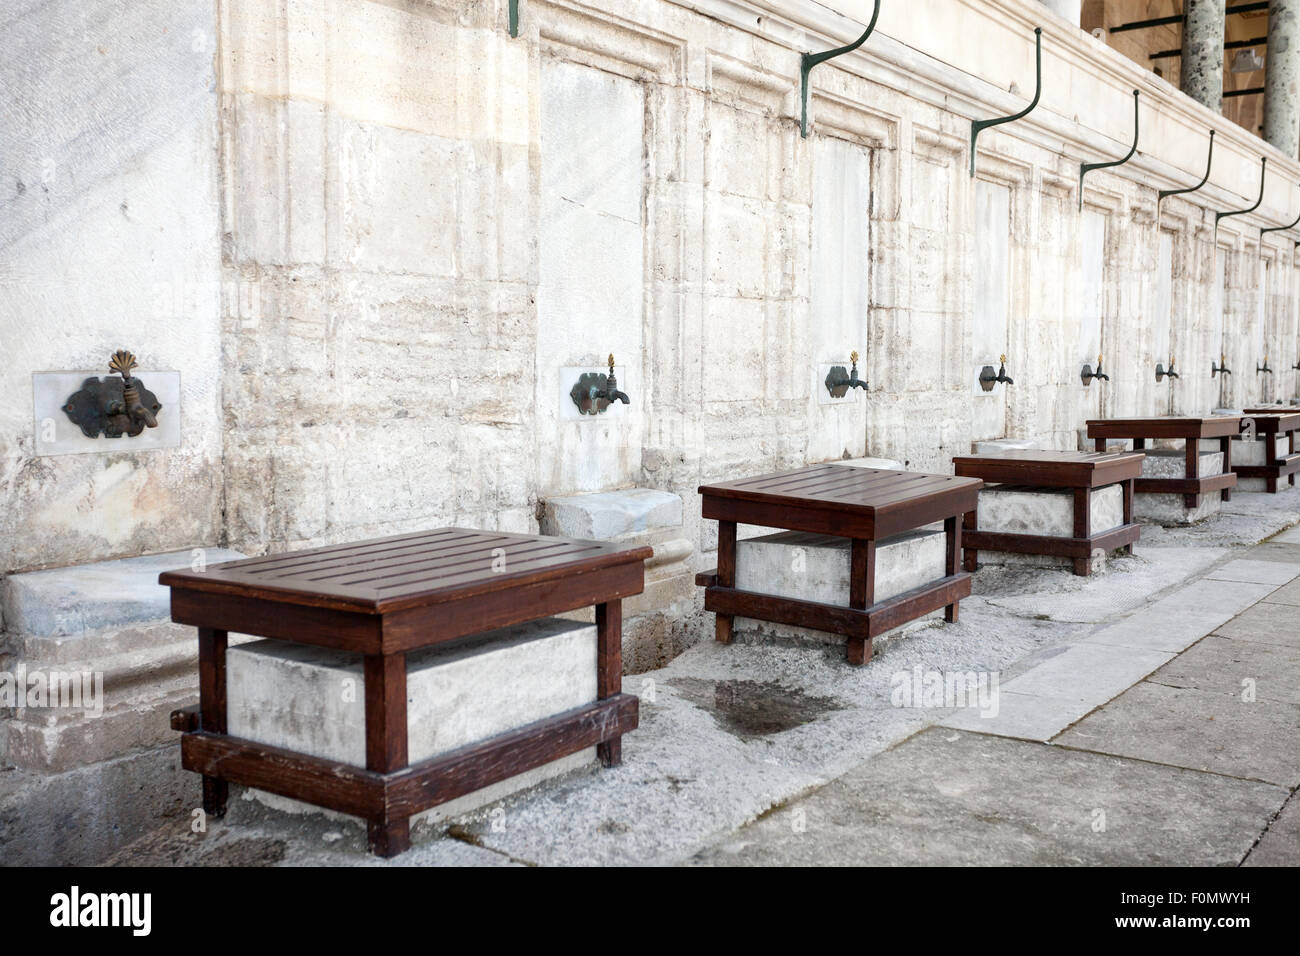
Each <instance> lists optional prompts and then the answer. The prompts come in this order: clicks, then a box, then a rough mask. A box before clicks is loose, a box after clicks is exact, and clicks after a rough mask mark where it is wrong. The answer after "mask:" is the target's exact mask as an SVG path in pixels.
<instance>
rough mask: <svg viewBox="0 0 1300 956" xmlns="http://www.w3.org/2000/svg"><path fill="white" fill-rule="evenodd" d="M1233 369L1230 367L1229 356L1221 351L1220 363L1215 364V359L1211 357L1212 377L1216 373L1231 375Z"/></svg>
mask: <svg viewBox="0 0 1300 956" xmlns="http://www.w3.org/2000/svg"><path fill="white" fill-rule="evenodd" d="M1231 374H1232V369H1230V368H1228V356H1226V355H1224V354H1223V353H1222V352H1220V353H1219V364H1218V365H1215V364H1214V359H1210V378H1214V376H1216V375H1231Z"/></svg>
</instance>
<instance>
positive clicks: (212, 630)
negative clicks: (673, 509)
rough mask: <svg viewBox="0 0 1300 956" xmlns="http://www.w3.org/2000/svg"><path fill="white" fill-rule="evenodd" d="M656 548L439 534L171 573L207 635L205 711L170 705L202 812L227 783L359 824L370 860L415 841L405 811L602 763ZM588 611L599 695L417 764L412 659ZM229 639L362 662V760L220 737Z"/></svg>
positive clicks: (177, 599)
mask: <svg viewBox="0 0 1300 956" xmlns="http://www.w3.org/2000/svg"><path fill="white" fill-rule="evenodd" d="M652 553H653V552H652V550H651V549H650V548H647V547H632V548H629V547H623V546H619V545H614V544H609V543H606V542H600V541H581V540H574V539H568V538H552V537H543V536H540V535H524V534H506V533H503V532H486V531H473V530H468V529H463V528H443V529H439V530H436V531H426V532H416V533H412V534H405V535H394V536H392V537H387V538H376V539H373V540H369V541H361V542H356V543H351V544H345V545H335V546H331V547H326V548H316V549H313V550H309V551H294V552H289V553H284V554H276V555H269V556H266V557H260V558H249V559H246V560H242V561H231V562H226V563H224V564H217V565H212V566H210V567H208V568H206V569H204V570H202V571H197V570H183V571H168V572H165V573H164V574H162V575H161V576H160V577H159V583H161V584H164V585H167V586H169V587H170V588H171V589H172V591H171V608H172V620H173V621H175V622H177V623H178V624H190V625H193V626H194V627H196V628H198V635H199V707H198V711H197V714H191V713H187V712H183V711H182V712H177V713H176V714H173V718H172V726H173V727H175V728H176V729H178V730H182V731H184V736H183V737H182V738H181V764H182V766H183V767H184V768H185V769H186V770H192V771H194V772H196V773H200V774H202V775H203V805H204V810H205V811H206V812H207V813H209V814H213V815H215V816H221V815H222V814H224V812H225V805H226V800H227V796H228V793H227V791H228V785H229V784H230V783H235V784H240V785H243V786H249V787H256V788H258V789H261V790H266V791H269V792H271V793H277V794H280V795H283V796H286V797H292V798H294V799H297V800H303V801H306V802H308V803H312V804H315V805H317V806H322V807H327V808H329V809H332V810H337V811H340V812H342V813H348V814H352V815H355V816H360V817H364V818H365V819H366V821H367V824H368V831H369V843H370V848H371V851H372V852H374V853H377V854H378V855H380V856H394V855H396V854H398V853H401V852H402V851H404V850H405V849H407V848H408V847H409V846H410V817H411V816H412V815H413V814H416V813H420V812H422V811H424V810H427V809H429V808H430V807H434V806H437V805H438V804H441V803H445V802H446V801H448V800H452V799H454V798H456V797H459V796H463V795H465V794H467V793H472V792H474V791H475V790H478V789H481V788H482V787H485V786H488V785H489V784H492V783H496V782H498V781H500V780H504V779H507V778H509V777H513V776H515V775H517V774H520V773H524V772H525V771H528V770H531V769H533V768H535V767H539V766H542V765H543V764H546V763H549V762H551V761H553V760H558V759H559V758H561V757H564V756H567V755H569V754H572V753H577V752H578V751H580V750H584V749H586V748H588V747H592V746H595V747H596V749H597V754H598V756H599V757H600V759H601V761H602V763H604V764H605V765H606V766H609V765H613V764H617V763H618V762H619V760H620V759H621V739H622V735H623V734H625V733H627V732H629V731H631V730H634V729H635V728H636V726H637V722H638V707H637V699H636V698H635V697H634V696H631V695H629V694H624V693H622V672H623V668H622V599H623V598H625V597H630V596H632V595H635V594H639V593H640V592H641V590H642V588H643V586H644V575H645V568H644V561H645V559H646V558H648V557H650V556H651V554H652ZM592 605H595V608H596V612H595V614H596V647H597V661H596V667H597V675H596V677H597V699H596V700H595V701H593V702H591V703H590V704H587V705H584V706H582V707H578V708H575V709H572V710H569V711H567V712H564V713H560V714H555V715H552V716H551V717H548V718H546V719H544V720H540V721H537V722H535V723H532V724H528V725H526V726H523V727H519V728H515V729H514V730H511V731H509V732H506V733H503V734H499V735H497V736H495V737H492V738H490V739H487V740H483V741H480V742H478V743H475V744H472V745H469V746H466V747H462V748H460V749H458V750H454V751H451V752H449V753H443V754H439V755H437V756H435V757H433V758H431V759H429V760H425V761H422V762H420V763H417V764H410V763H409V762H408V759H407V707H406V703H407V697H406V655H407V653H408V652H410V651H414V650H418V649H420V648H423V647H429V646H431V645H434V644H440V643H443V642H445V641H451V640H455V639H456V638H460V637H466V636H469V635H474V634H480V633H484V632H486V631H491V630H495V629H498V628H504V627H511V626H514V625H517V624H523V623H526V622H528V621H532V620H536V619H538V618H543V617H549V616H551V615H555V614H561V613H564V612H566V611H573V610H576V609H578V608H583V607H589V606H592ZM230 631H235V632H238V633H243V634H252V635H257V636H260V637H266V638H272V639H276V640H283V641H294V642H297V643H301V644H313V645H317V646H320V647H329V648H335V649H339V650H345V651H351V652H355V653H357V654H360V655H362V658H363V661H364V673H365V740H366V756H365V760H366V765H365V766H364V767H358V766H353V765H351V764H346V763H341V762H338V761H332V760H323V759H320V758H317V757H311V756H308V755H306V754H301V753H295V752H292V751H289V750H285V749H282V748H279V747H272V746H268V745H266V744H262V743H257V742H255V741H251V740H243V739H239V738H235V737H232V736H230V735H228V734H227V732H226V730H227V725H226V643H227V633H228V632H230Z"/></svg>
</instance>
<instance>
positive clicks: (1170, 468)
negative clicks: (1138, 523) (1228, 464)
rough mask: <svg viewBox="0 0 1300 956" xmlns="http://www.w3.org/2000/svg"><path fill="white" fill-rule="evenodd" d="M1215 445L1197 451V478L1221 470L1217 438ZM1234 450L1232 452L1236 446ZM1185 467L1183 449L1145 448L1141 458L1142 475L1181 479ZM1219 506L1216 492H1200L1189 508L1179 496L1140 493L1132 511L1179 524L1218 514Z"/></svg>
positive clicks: (1218, 472) (1139, 514)
mask: <svg viewBox="0 0 1300 956" xmlns="http://www.w3.org/2000/svg"><path fill="white" fill-rule="evenodd" d="M1214 448H1215V450H1214V451H1210V450H1208V449H1205V448H1199V449H1198V450H1197V458H1196V461H1197V472H1196V474H1197V477H1200V478H1204V477H1208V476H1210V475H1219V474H1222V473H1223V452H1221V451H1219V450H1218V442H1217V441H1216V442H1215V443H1214ZM1233 451H1234V453H1235V451H1236V446H1234V447H1233ZM1186 470H1187V453H1186V451H1185V450H1184V449H1182V448H1178V449H1172V448H1155V449H1152V448H1148V449H1146V458H1145V459H1143V461H1142V477H1143V478H1184V477H1186ZM1222 507H1223V500H1222V498H1221V497H1220V495H1219V492H1217V491H1213V492H1210V493H1208V494H1204V495H1201V503H1200V504H1199V505H1197V506H1196V507H1195V508H1188V507H1187V506H1186V505H1185V503H1184V501H1183V496H1182V495H1166V494H1140V495H1137V496H1136V497H1135V498H1134V501H1133V514H1134V515H1135V516H1136V517H1138V518H1141V519H1143V520H1144V521H1150V522H1153V523H1156V524H1164V525H1182V524H1192V523H1194V522H1197V521H1202V520H1204V519H1205V518H1208V517H1210V516H1211V515H1214V514H1218V513H1219V511H1220V510H1222Z"/></svg>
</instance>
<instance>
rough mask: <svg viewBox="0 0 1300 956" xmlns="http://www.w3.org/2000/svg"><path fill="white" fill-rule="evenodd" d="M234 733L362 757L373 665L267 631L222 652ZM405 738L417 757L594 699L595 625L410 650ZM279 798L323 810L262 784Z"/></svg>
mask: <svg viewBox="0 0 1300 956" xmlns="http://www.w3.org/2000/svg"><path fill="white" fill-rule="evenodd" d="M226 681H227V693H226V706H227V728H228V733H229V734H230V735H231V736H232V737H238V738H243V739H245V740H251V741H254V742H256V743H261V744H267V745H269V746H273V747H279V748H283V749H285V750H290V751H293V752H295V753H302V754H307V755H309V756H312V757H319V758H322V759H326V760H335V761H339V762H342V763H346V764H349V765H352V766H355V767H363V768H364V767H365V765H366V743H365V673H364V667H363V663H362V657H361V655H359V654H354V653H350V652H346V651H336V650H331V649H328V648H320V647H312V646H309V645H304V644H291V643H289V642H286V641H270V640H259V641H254V642H252V643H249V644H244V645H241V646H239V647H234V648H231V649H230V650H229V651H228V652H227V656H226ZM406 691H407V747H408V753H409V758H410V762H411V763H412V764H416V763H419V762H421V761H424V760H428V759H430V758H432V757H437V756H440V755H443V754H446V753H448V752H450V751H453V750H456V749H458V748H461V747H466V746H469V745H472V744H477V743H481V742H483V741H486V740H488V739H490V738H492V737H495V736H497V735H499V734H503V733H506V732H508V731H511V730H514V729H516V728H519V727H523V726H524V725H526V724H531V723H534V722H536V721H539V720H543V719H545V718H548V717H552V716H555V715H556V714H559V713H562V712H564V711H567V710H572V709H574V708H576V707H581V706H583V705H585V704H590V703H592V702H594V701H595V700H596V696H597V688H596V628H595V625H592V624H585V623H582V622H577V621H570V620H566V619H562V618H544V619H541V620H538V621H532V622H530V623H528V624H523V625H520V626H517V627H512V628H505V629H502V630H497V631H489V632H486V633H484V634H478V635H474V636H473V637H469V638H463V639H460V640H457V641H451V642H448V643H447V644H443V645H439V646H436V647H431V648H427V649H425V650H422V651H418V652H414V653H411V654H409V655H408V656H407V672H406ZM595 759H596V751H595V748H594V747H592V748H588V749H586V750H583V751H579V752H578V753H575V754H571V755H569V756H567V757H563V758H560V759H559V760H554V761H551V762H550V763H547V764H544V765H542V766H540V767H537V768H534V769H532V770H529V771H526V772H524V773H522V774H518V775H516V776H513V777H510V778H508V779H506V780H502V781H500V782H498V783H495V784H492V785H491V786H488V787H484V788H483V789H481V790H477V791H475V792H473V793H470V794H467V795H465V796H463V797H459V798H457V799H455V800H452V801H449V802H447V803H443V804H440V805H438V806H436V807H434V808H432V809H430V810H427V811H425V812H424V813H422V814H420V815H419V816H417V817H415V818H413V822H420V821H426V822H429V821H435V820H443V819H447V818H449V817H454V816H457V815H459V814H462V813H466V812H469V811H470V810H473V809H477V808H479V807H482V806H484V805H486V804H489V803H492V802H495V801H497V800H500V799H502V798H503V797H506V796H508V795H510V794H512V793H516V792H518V791H520V790H523V789H525V788H527V787H531V786H534V785H536V784H537V783H540V782H541V781H543V780H547V779H551V778H553V777H556V776H558V775H560V774H564V773H567V772H569V771H572V770H575V769H577V768H580V767H583V766H586V765H588V764H590V763H592V762H593V761H594V760H595ZM254 797H255V798H256V799H258V800H261V801H262V802H264V803H267V804H268V805H270V806H274V807H277V808H280V809H285V810H290V811H294V812H315V813H326V814H328V815H330V816H332V817H339V818H340V819H347V820H352V821H353V822H354V823H358V824H360V825H364V822H363V821H358V820H355V819H354V818H351V817H342V816H341V815H338V814H334V813H331V812H330V811H326V810H323V809H322V808H320V807H316V806H312V805H309V804H306V803H301V802H299V801H295V800H290V799H288V798H286V797H281V796H276V795H273V794H266V793H262V792H260V791H254Z"/></svg>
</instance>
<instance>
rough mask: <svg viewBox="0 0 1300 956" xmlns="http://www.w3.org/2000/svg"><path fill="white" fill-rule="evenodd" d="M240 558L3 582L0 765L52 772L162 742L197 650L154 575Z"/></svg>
mask: <svg viewBox="0 0 1300 956" xmlns="http://www.w3.org/2000/svg"><path fill="white" fill-rule="evenodd" d="M242 557H243V555H242V554H240V553H239V552H237V551H229V550H225V549H221V548H194V549H190V550H185V551H173V552H168V553H164V554H153V555H145V556H142V557H136V558H126V559H121V560H115V561H101V562H96V563H94V564H84V565H75V566H71V567H65V568H53V569H50V570H45V571H31V572H27V573H24V574H14V575H10V576H8V577H7V578H5V579H4V582H3V588H0V611H2V612H3V617H4V625H5V633H4V645H3V656H2V666H0V670H3V672H4V673H5V674H6V675H7V683H4V682H0V703H8V701H3V700H2V699H3V698H4V696H5V694H6V693H7V694H9V695H12V696H13V698H14V700H13V707H14V709H13V710H12V711H11V712H10V714H9V716H8V717H6V718H5V719H4V720H0V756H3V759H4V760H5V761H6V762H7V763H8V764H10V765H12V766H15V767H18V768H20V769H25V770H31V771H36V772H38V773H41V772H43V773H58V772H62V771H65V770H69V769H72V768H74V767H85V766H88V765H90V764H94V763H97V762H99V761H104V760H108V759H111V758H115V757H119V756H121V755H123V754H127V753H130V752H132V751H136V750H142V749H147V748H151V747H156V746H159V745H163V744H168V743H174V741H175V735H174V734H173V733H172V732H171V730H170V728H169V727H168V722H167V715H168V714H169V713H170V712H171V711H172V710H173V709H175V708H176V707H180V706H184V705H186V704H188V703H190V702H192V701H193V699H194V697H195V692H196V688H197V686H198V668H197V649H198V646H197V643H196V641H195V637H194V629H193V628H190V627H184V626H181V625H178V624H173V623H172V622H171V596H170V592H169V590H168V589H167V588H165V587H162V586H161V585H159V584H158V575H159V574H160V573H162V572H163V571H167V570H171V569H174V568H178V567H194V566H196V565H197V564H199V563H200V562H201V563H203V564H215V563H219V562H222V561H231V560H236V559H238V558H242ZM241 639H243V640H247V639H248V638H241V637H240V636H238V635H235V636H233V640H235V641H238V640H241ZM20 684H21V685H22V686H21V687H20V686H19V685H20ZM56 692H57V693H56ZM69 692H73V693H69ZM104 799H105V800H109V801H111V800H112V799H114V797H113V796H112V795H109V794H105V795H104Z"/></svg>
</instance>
